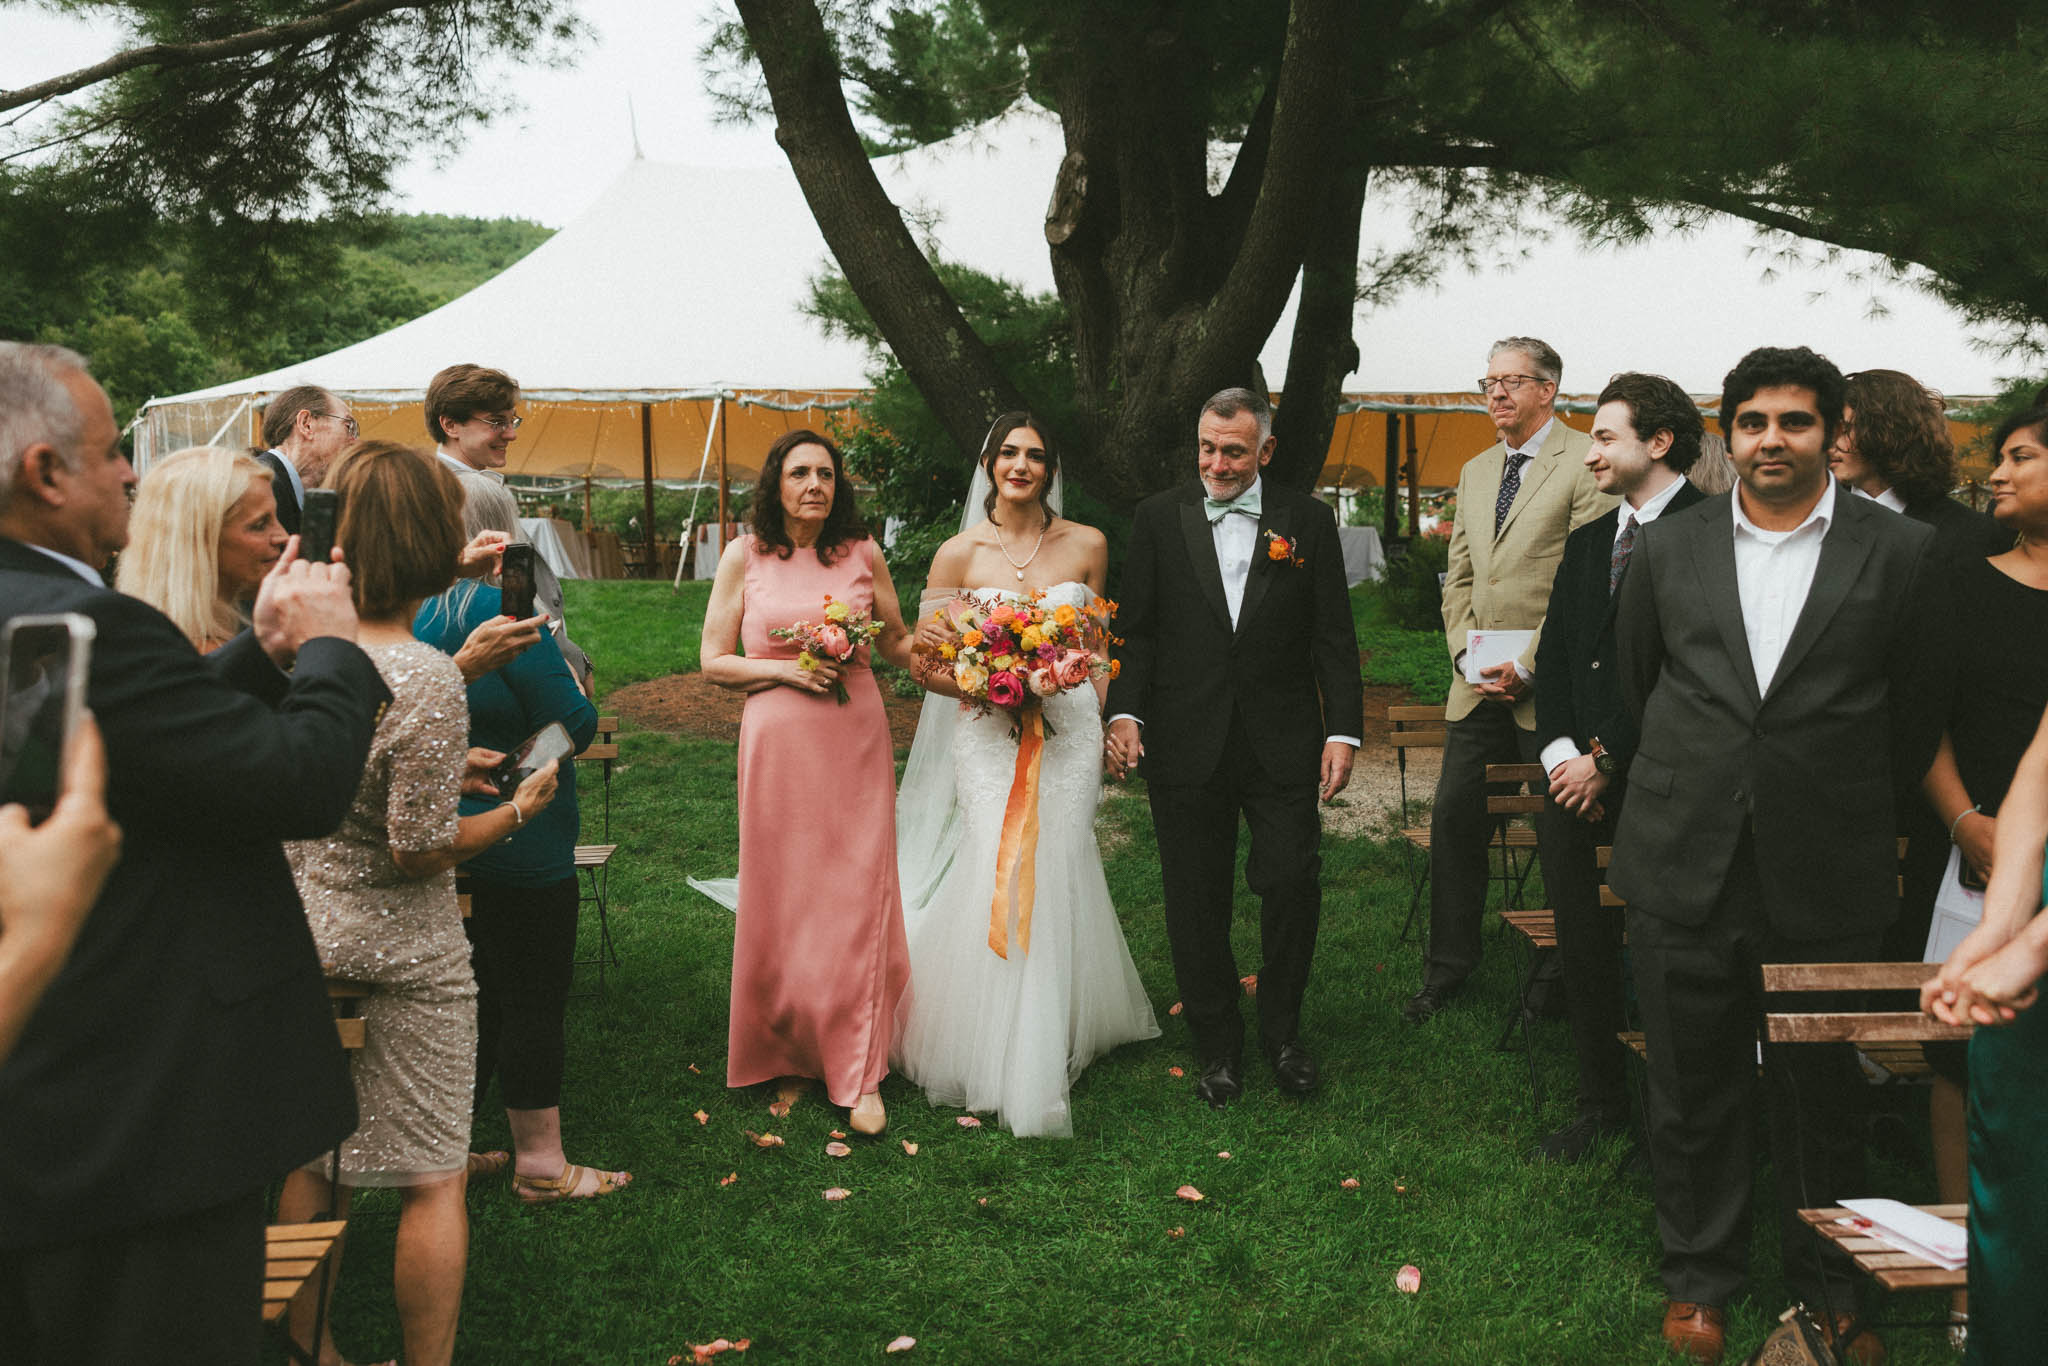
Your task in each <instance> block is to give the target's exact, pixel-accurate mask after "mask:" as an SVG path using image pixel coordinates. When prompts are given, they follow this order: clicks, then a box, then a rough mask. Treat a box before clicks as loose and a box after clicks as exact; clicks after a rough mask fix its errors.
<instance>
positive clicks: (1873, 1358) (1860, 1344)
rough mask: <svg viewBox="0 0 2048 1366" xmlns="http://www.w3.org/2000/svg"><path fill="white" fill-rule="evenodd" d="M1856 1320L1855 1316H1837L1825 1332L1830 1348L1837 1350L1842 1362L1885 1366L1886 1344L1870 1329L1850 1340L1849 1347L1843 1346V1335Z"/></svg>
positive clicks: (1862, 1365)
mask: <svg viewBox="0 0 2048 1366" xmlns="http://www.w3.org/2000/svg"><path fill="white" fill-rule="evenodd" d="M1855 1318H1856V1316H1855V1315H1854V1314H1837V1315H1835V1321H1834V1323H1832V1324H1830V1325H1828V1326H1827V1328H1826V1330H1825V1331H1826V1332H1827V1335H1828V1346H1830V1347H1833V1348H1835V1349H1836V1351H1837V1352H1838V1353H1839V1354H1840V1356H1841V1358H1842V1360H1844V1361H1853V1362H1855V1363H1856V1366H1884V1359H1885V1350H1884V1342H1883V1340H1881V1339H1880V1338H1879V1337H1878V1336H1877V1334H1875V1333H1873V1332H1871V1331H1870V1330H1869V1329H1867V1328H1866V1329H1864V1330H1863V1331H1862V1332H1860V1333H1858V1334H1857V1335H1856V1336H1855V1337H1853V1338H1850V1339H1849V1344H1848V1346H1846V1347H1845V1346H1843V1345H1842V1334H1843V1332H1844V1331H1846V1330H1847V1329H1848V1327H1849V1325H1850V1324H1851V1323H1852V1322H1853V1321H1854V1320H1855Z"/></svg>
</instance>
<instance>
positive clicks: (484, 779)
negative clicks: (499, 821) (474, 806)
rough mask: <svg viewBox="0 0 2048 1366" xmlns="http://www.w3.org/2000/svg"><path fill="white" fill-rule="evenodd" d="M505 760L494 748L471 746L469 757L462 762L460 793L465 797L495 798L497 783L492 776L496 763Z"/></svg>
mask: <svg viewBox="0 0 2048 1366" xmlns="http://www.w3.org/2000/svg"><path fill="white" fill-rule="evenodd" d="M504 762H505V756H504V755H502V754H500V753H499V752H498V751H497V750H495V749H484V748H482V747H481V746H477V747H475V748H472V749H471V750H470V751H469V757H468V758H466V759H465V760H463V764H462V795H463V796H465V797H489V798H492V799H493V800H496V798H497V796H498V784H497V782H496V780H495V779H494V778H493V777H492V775H493V774H494V773H496V772H497V771H498V765H499V764H502V763H504Z"/></svg>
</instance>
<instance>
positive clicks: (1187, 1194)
mask: <svg viewBox="0 0 2048 1366" xmlns="http://www.w3.org/2000/svg"><path fill="white" fill-rule="evenodd" d="M1174 1194H1175V1195H1178V1196H1179V1197H1180V1198H1181V1199H1183V1200H1189V1201H1193V1200H1205V1199H1207V1198H1208V1197H1207V1196H1205V1195H1203V1194H1202V1193H1201V1192H1200V1191H1198V1190H1196V1189H1195V1188H1194V1187H1193V1186H1182V1187H1181V1188H1180V1189H1179V1190H1177V1191H1175V1192H1174Z"/></svg>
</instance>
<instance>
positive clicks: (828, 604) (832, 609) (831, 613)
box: [825, 598, 847, 621]
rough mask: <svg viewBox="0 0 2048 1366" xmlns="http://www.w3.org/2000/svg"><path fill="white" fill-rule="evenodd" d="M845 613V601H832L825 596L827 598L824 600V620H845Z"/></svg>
mask: <svg viewBox="0 0 2048 1366" xmlns="http://www.w3.org/2000/svg"><path fill="white" fill-rule="evenodd" d="M846 614H847V606H846V604H845V603H843V602H834V601H832V600H831V599H830V598H827V599H826V600H825V620H827V621H845V620H846Z"/></svg>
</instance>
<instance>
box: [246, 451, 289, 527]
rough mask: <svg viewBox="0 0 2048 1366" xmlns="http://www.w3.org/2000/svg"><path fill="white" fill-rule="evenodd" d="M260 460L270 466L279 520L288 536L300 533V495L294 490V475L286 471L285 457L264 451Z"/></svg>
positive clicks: (271, 485) (259, 457)
mask: <svg viewBox="0 0 2048 1366" xmlns="http://www.w3.org/2000/svg"><path fill="white" fill-rule="evenodd" d="M256 458H257V459H258V460H260V461H262V462H263V463H264V464H266V465H268V466H269V467H270V475H271V478H270V491H271V492H272V493H274V494H276V495H277V522H278V525H279V526H281V527H283V528H284V529H285V534H286V535H288V536H296V535H298V534H299V495H298V494H297V493H296V492H294V491H293V490H294V489H295V487H296V486H295V485H294V484H293V483H292V477H291V475H290V474H288V473H286V472H285V468H284V457H283V456H281V455H279V454H278V453H277V452H276V451H263V452H260V453H259V454H258V455H257V457H256Z"/></svg>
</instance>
